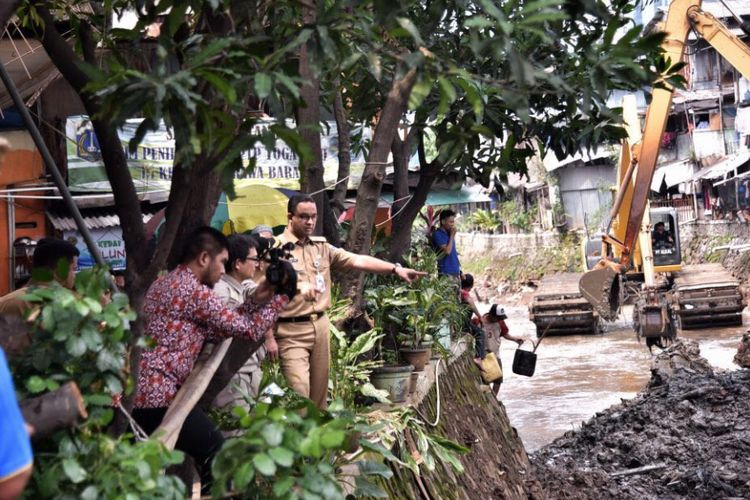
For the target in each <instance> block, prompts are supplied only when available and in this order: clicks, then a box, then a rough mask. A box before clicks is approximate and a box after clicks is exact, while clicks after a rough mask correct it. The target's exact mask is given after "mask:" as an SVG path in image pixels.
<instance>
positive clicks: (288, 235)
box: [283, 226, 312, 246]
mask: <svg viewBox="0 0 750 500" xmlns="http://www.w3.org/2000/svg"><path fill="white" fill-rule="evenodd" d="M283 236H284V241H288V242H291V243H294V244H295V245H299V246H302V245H303V243H302V242H301V240H300V239H299V238H297V237H296V236H295V235H294V233H293V232H292V230H291V229H289V226H287V228H286V229H284V234H283ZM310 243H312V240H311V239H310V238H307V241H306V242H305V244H308V245H309V244H310Z"/></svg>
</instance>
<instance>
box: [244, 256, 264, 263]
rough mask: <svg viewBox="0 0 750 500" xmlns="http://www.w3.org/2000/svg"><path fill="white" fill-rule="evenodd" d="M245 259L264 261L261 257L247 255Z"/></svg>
mask: <svg viewBox="0 0 750 500" xmlns="http://www.w3.org/2000/svg"><path fill="white" fill-rule="evenodd" d="M245 260H252V261H253V262H263V259H261V258H260V257H246V258H245Z"/></svg>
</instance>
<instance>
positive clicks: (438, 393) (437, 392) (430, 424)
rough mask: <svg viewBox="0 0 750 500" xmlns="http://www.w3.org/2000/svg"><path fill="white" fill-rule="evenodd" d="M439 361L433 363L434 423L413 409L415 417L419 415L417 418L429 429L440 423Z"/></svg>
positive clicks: (415, 408)
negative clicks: (435, 408) (435, 407)
mask: <svg viewBox="0 0 750 500" xmlns="http://www.w3.org/2000/svg"><path fill="white" fill-rule="evenodd" d="M441 361H442V359H438V360H437V363H435V391H436V395H435V398H436V400H437V411H436V412H435V413H436V416H435V421H434V422H428V421H427V418H426V417H425V416H424V415H422V412H421V411H419V409H417V407H416V406H415V407H414V411H415V412H417V415H419V417H420V418H421V419H422V420H423V421H424V423H425V424H427V425H429V426H430V427H437V424H438V423H439V422H440V379H439V377H440V372H439V371H438V369H439V367H440V362H441Z"/></svg>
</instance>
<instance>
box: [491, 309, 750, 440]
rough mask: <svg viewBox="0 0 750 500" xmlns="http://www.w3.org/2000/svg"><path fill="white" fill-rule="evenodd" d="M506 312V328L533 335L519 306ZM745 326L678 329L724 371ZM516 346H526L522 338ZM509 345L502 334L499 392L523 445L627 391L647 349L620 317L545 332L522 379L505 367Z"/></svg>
mask: <svg viewBox="0 0 750 500" xmlns="http://www.w3.org/2000/svg"><path fill="white" fill-rule="evenodd" d="M506 311H507V313H508V317H509V321H508V326H509V328H510V332H511V333H512V334H513V335H518V336H522V337H524V338H526V339H534V340H536V330H535V327H534V325H533V324H532V323H531V322H530V321H529V320H528V315H527V308H526V307H525V306H519V307H506ZM623 316H624V317H627V318H630V317H631V311H630V310H629V309H625V310H624V314H623ZM746 330H747V327H742V328H740V327H736V328H722V329H715V330H710V331H709V330H700V331H692V332H680V335H679V336H680V337H682V338H689V339H693V340H696V341H698V342H699V344H700V349H701V354H702V355H703V356H704V357H706V358H707V359H708V360H709V362H710V363H711V364H712V365H714V366H716V367H719V368H724V369H730V370H732V369H734V368H735V366H734V365H733V364H732V358H733V356H734V354H735V352H736V350H737V343H738V341H739V339H740V337H741V336H742V332H744V331H746ZM523 348H524V349H530V343H529V342H526V343H525V344H524V346H523ZM515 349H516V344H515V343H514V342H509V341H507V340H504V341H503V344H502V347H501V357H502V362H503V368H504V370H503V371H504V373H505V381H504V383H503V386H502V389H501V391H500V399H501V400H502V402H503V403H504V404H505V407H506V409H507V412H508V416H509V418H510V421H511V423H512V424H513V425H514V426H515V427H516V429H518V433H519V434H520V436H521V438H522V439H523V442H524V445H525V447H526V450H527V451H529V452H531V451H534V450H536V449H538V448H540V447H542V446H544V445H545V444H547V443H549V442H551V441H552V440H554V439H555V438H556V437H558V436H560V435H562V434H563V433H564V432H566V431H568V430H571V429H576V428H578V427H579V426H580V425H581V423H582V422H584V421H586V420H588V419H589V418H590V417H592V416H593V415H594V414H595V413H596V412H598V411H601V410H603V409H605V408H607V407H609V406H611V405H613V404H615V403H619V402H620V399H621V398H622V399H629V398H632V397H633V396H635V394H636V393H637V392H638V391H639V390H640V389H641V388H642V387H643V386H644V384H645V383H646V382H647V381H648V379H649V375H650V372H649V366H650V361H651V354H649V352H648V349H647V348H646V345H645V343H638V341H637V339H636V338H635V333H634V332H633V330H632V328H631V326H630V324H629V323H628V322H627V321H626V320H620V321H618V322H616V323H614V324H612V325H609V326H608V328H607V329H606V331H605V333H604V334H602V335H576V336H564V337H548V338H545V339H544V341H543V342H542V344H541V345H540V346H539V349H538V350H537V355H538V359H537V366H536V373H535V374H534V376H533V377H530V378H529V377H523V376H520V375H516V374H514V373H513V372H512V370H511V366H512V364H513V352H514V350H515ZM657 350H658V349H656V348H655V349H654V351H655V352H656V351H657Z"/></svg>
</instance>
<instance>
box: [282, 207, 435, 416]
mask: <svg viewBox="0 0 750 500" xmlns="http://www.w3.org/2000/svg"><path fill="white" fill-rule="evenodd" d="M317 217H318V212H317V208H316V206H315V201H314V200H313V198H312V197H311V196H309V195H307V194H296V195H294V196H292V197H291V198H289V203H288V204H287V218H288V220H289V224H288V225H287V228H286V229H285V230H284V233H283V234H282V235H281V236H280V237H279V240H280V242H281V243H282V244H283V245H288V244H291V245H290V246H291V257H292V265H293V266H294V270H295V271H296V272H297V277H298V278H297V283H298V290H297V291H298V296H297V297H295V299H294V300H292V301H291V302H290V303H289V305H288V306H287V307H286V309H284V311H283V312H282V313H281V315H280V316H279V320H278V324H277V327H276V335H275V336H276V342H278V344H279V359H280V360H281V370H282V372H283V373H284V377H285V378H286V380H287V383H288V384H289V386H290V387H292V389H294V390H295V391H296V392H297V393H298V394H300V395H302V396H304V397H308V398H310V399H311V400H312V401H313V402H314V403H315V404H316V405H317V406H318V408H325V407H326V406H327V396H328V369H329V364H330V353H329V337H328V336H329V323H328V317H327V316H326V311H327V310H328V308H329V307H330V305H331V269H336V270H351V271H367V272H371V273H378V274H389V273H392V274H395V275H396V276H398V277H399V278H401V279H402V280H404V281H406V282H408V283H411V281H412V280H414V279H416V278H418V277H420V276H423V275H424V274H426V273H423V272H420V271H415V270H414V269H408V268H405V267H401V265H399V264H392V263H390V262H386V261H384V260H380V259H376V258H375V257H371V256H369V255H358V254H354V253H351V252H347V251H346V250H343V249H341V248H336V247H334V246H333V245H331V244H329V243H328V242H327V241H326V239H325V238H324V237H321V236H313V235H312V233H313V231H314V229H315V222H316V220H317Z"/></svg>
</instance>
